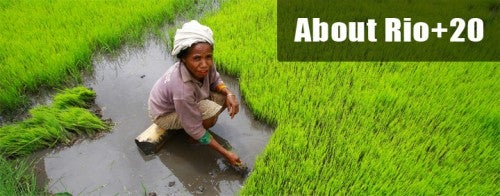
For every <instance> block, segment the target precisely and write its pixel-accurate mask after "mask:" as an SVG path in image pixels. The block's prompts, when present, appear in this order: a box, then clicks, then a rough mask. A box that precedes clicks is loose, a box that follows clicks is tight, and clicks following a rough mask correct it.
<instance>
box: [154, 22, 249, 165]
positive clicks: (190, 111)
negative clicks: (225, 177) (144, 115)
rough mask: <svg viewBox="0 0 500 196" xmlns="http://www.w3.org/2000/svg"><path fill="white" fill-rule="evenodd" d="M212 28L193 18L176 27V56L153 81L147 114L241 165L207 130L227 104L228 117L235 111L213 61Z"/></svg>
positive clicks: (162, 124)
mask: <svg viewBox="0 0 500 196" xmlns="http://www.w3.org/2000/svg"><path fill="white" fill-rule="evenodd" d="M213 46H214V40H213V38H212V30H211V29H210V28H208V27H207V26H204V25H201V24H200V23H198V22H197V21H195V20H192V21H190V22H188V23H185V24H184V25H183V26H182V28H181V29H177V32H176V33H175V37H174V49H173V51H172V55H174V56H176V57H177V58H178V60H179V61H178V62H176V63H175V64H174V65H173V66H172V67H170V68H169V69H168V70H167V71H166V72H165V74H164V75H163V76H162V77H161V78H160V79H159V80H158V81H157V82H156V83H155V85H154V86H153V88H152V89H151V92H150V95H149V102H148V105H149V114H150V116H151V118H152V119H153V122H154V123H155V124H157V125H158V126H159V127H161V128H163V129H165V130H173V129H184V130H185V131H186V133H187V134H188V135H189V136H191V137H192V138H193V139H195V140H198V141H199V142H200V143H202V144H208V145H209V146H210V147H211V148H213V149H215V150H216V151H217V152H219V153H220V154H222V155H223V156H224V157H225V158H226V159H227V160H228V161H229V162H230V164H232V165H241V160H240V159H239V157H238V155H236V154H235V153H233V152H231V151H228V150H226V149H225V148H223V147H222V146H221V145H220V144H219V143H218V142H217V141H216V140H215V139H213V137H212V136H211V135H210V133H209V132H208V131H207V129H208V128H210V127H212V126H214V125H215V123H216V122H217V118H218V116H219V114H220V113H221V112H222V111H223V110H224V109H225V108H226V107H227V108H228V111H229V115H230V116H231V118H233V117H234V115H236V114H237V113H238V111H239V104H238V101H237V100H236V96H235V95H234V94H233V93H232V92H231V91H230V90H229V89H228V88H227V87H226V85H224V82H223V81H222V79H221V78H220V76H219V73H218V72H217V70H216V68H215V65H214V62H213Z"/></svg>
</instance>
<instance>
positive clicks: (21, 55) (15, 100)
mask: <svg viewBox="0 0 500 196" xmlns="http://www.w3.org/2000/svg"><path fill="white" fill-rule="evenodd" d="M195 2H196V1H193V0H162V1H137V0H127V1H68V0H57V1H50V2H46V1H36V0H34V1H33V0H30V1H2V2H1V6H0V10H1V12H2V14H0V21H2V24H1V25H0V34H1V35H2V36H0V73H2V77H0V114H2V116H7V115H9V114H10V113H11V112H13V111H16V110H18V109H19V108H20V106H24V105H26V104H28V101H27V100H28V99H27V96H26V94H27V93H37V91H38V89H40V87H46V88H57V87H60V86H61V85H65V84H68V83H71V82H72V81H77V82H78V81H81V76H80V71H81V70H83V69H87V70H88V69H91V57H92V55H93V53H94V52H96V51H99V50H100V51H106V52H112V51H113V49H115V48H118V47H119V46H120V45H122V44H123V43H125V42H128V43H131V44H134V43H135V44H141V43H142V39H143V37H144V36H143V35H144V32H146V31H148V29H151V28H158V27H159V26H160V25H162V24H164V22H165V21H170V22H171V21H173V18H174V16H175V14H176V13H183V12H192V11H191V8H192V7H194V6H193V5H194V4H195ZM203 2H205V1H201V2H198V3H200V4H201V3H203Z"/></svg>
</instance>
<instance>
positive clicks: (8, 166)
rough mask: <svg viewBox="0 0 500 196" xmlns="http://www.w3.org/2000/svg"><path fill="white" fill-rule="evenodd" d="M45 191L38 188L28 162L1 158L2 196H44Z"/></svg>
mask: <svg viewBox="0 0 500 196" xmlns="http://www.w3.org/2000/svg"><path fill="white" fill-rule="evenodd" d="M43 191H44V190H42V189H39V188H38V187H36V178H35V175H34V173H33V172H32V170H31V164H30V163H29V162H28V161H26V160H22V159H15V160H8V159H5V158H4V157H3V156H0V194H1V195H43Z"/></svg>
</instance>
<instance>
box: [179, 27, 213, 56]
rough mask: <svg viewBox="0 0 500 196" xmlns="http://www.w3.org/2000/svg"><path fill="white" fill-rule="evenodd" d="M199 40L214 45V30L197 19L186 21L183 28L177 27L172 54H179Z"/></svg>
mask: <svg viewBox="0 0 500 196" xmlns="http://www.w3.org/2000/svg"><path fill="white" fill-rule="evenodd" d="M199 42H208V43H209V44H210V45H212V46H213V45H214V38H213V33H212V30H211V29H210V28H209V27H207V26H205V25H201V24H200V23H198V21H196V20H191V21H190V22H187V23H184V25H182V28H181V29H177V32H175V37H174V49H173V50H172V55H174V56H177V54H179V53H180V52H181V51H182V50H184V49H186V48H189V47H191V46H192V45H193V44H194V43H199Z"/></svg>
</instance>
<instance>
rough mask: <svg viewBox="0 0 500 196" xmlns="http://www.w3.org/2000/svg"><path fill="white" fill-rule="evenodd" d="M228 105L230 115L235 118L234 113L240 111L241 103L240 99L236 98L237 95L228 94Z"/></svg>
mask: <svg viewBox="0 0 500 196" xmlns="http://www.w3.org/2000/svg"><path fill="white" fill-rule="evenodd" d="M226 105H227V111H228V112H229V116H231V119H232V118H234V115H236V114H238V112H239V111H240V105H239V104H238V100H236V95H234V94H232V93H228V94H227V96H226Z"/></svg>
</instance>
